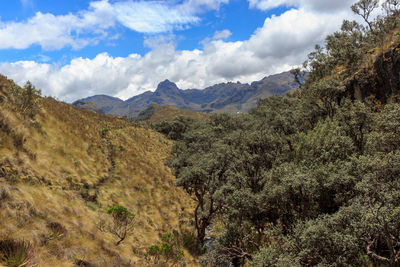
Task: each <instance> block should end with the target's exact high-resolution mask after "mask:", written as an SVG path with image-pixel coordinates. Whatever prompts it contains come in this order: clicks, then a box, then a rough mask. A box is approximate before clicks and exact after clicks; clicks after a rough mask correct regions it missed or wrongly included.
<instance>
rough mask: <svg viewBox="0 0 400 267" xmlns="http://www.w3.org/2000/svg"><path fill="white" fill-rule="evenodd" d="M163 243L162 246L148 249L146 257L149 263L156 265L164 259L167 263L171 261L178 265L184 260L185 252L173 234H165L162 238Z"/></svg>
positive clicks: (153, 246)
mask: <svg viewBox="0 0 400 267" xmlns="http://www.w3.org/2000/svg"><path fill="white" fill-rule="evenodd" d="M161 241H162V242H161V244H160V245H152V246H150V247H149V248H148V250H147V253H146V255H145V257H146V259H147V260H148V261H151V262H152V263H153V264H154V265H156V264H158V262H159V261H160V259H161V258H163V259H164V261H165V263H167V262H169V261H172V262H174V263H176V262H179V261H180V260H182V259H183V257H184V253H183V250H182V249H181V248H180V247H179V245H178V242H177V241H176V238H175V236H174V235H173V234H172V233H166V234H163V235H162V236H161Z"/></svg>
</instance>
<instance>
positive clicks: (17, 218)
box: [0, 76, 194, 266]
mask: <svg viewBox="0 0 400 267" xmlns="http://www.w3.org/2000/svg"><path fill="white" fill-rule="evenodd" d="M15 86H16V85H15V84H13V83H12V82H10V81H8V80H7V79H6V78H5V77H3V76H0V207H1V209H0V218H2V220H1V221H0V241H2V240H7V239H12V240H25V241H26V242H29V243H30V244H31V246H32V247H33V248H34V259H33V260H32V262H34V263H38V264H39V266H54V265H55V264H56V265H58V266H75V265H76V264H78V263H81V264H84V263H85V264H91V265H90V266H134V263H136V264H137V265H136V266H146V262H145V260H144V254H145V252H146V250H147V248H148V247H149V246H150V245H152V244H156V243H157V242H159V240H160V236H161V234H164V233H167V232H171V231H173V230H176V233H178V235H180V234H179V233H183V232H182V231H183V230H184V228H185V227H186V226H185V225H187V221H185V220H184V219H183V218H189V215H188V214H189V213H190V211H191V209H192V208H191V207H192V201H191V200H190V198H189V197H188V196H187V195H185V194H184V193H183V191H182V190H180V189H178V188H177V187H175V178H174V176H173V175H172V174H171V171H170V169H169V168H168V167H166V166H165V165H164V162H165V160H166V158H167V157H168V156H169V153H170V149H171V141H168V140H166V139H165V138H164V137H163V136H162V135H160V134H158V133H156V132H154V131H152V130H149V129H147V128H143V127H138V126H133V125H131V124H130V123H128V122H127V121H125V120H122V119H119V118H117V117H114V116H110V115H101V114H96V113H94V112H90V111H85V110H80V109H77V108H75V107H73V106H71V105H67V104H63V103H60V102H57V101H55V100H53V99H51V98H41V99H40V102H41V109H40V112H39V114H37V115H36V117H35V118H34V119H32V118H29V117H26V116H23V114H22V113H21V112H19V109H18V106H17V104H16V103H17V100H16V97H14V95H13V94H12V93H11V89H10V88H14V87H15ZM114 205H122V206H124V207H126V208H128V210H130V211H132V212H133V213H135V215H136V216H135V226H134V232H133V233H132V234H131V235H128V236H127V238H126V239H125V240H124V241H123V242H122V243H121V244H120V245H119V246H116V245H115V244H116V241H117V240H118V239H117V238H116V236H114V235H112V234H110V233H106V232H102V231H100V230H99V228H98V223H99V222H100V219H109V217H110V215H108V214H106V210H107V209H108V208H109V207H110V206H114ZM54 225H56V226H57V227H56V229H55V228H54ZM0 243H1V242H0ZM0 249H1V248H0ZM0 254H1V253H0ZM185 258H186V262H187V263H188V264H189V265H193V264H194V263H193V262H191V257H190V255H189V254H188V253H185ZM0 262H1V257H0ZM74 264H75V265H74ZM28 266H29V265H28ZM84 266H89V265H84Z"/></svg>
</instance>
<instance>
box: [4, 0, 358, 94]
mask: <svg viewBox="0 0 400 267" xmlns="http://www.w3.org/2000/svg"><path fill="white" fill-rule="evenodd" d="M354 2H355V1H353V0H335V1H333V0H156V1H155V0H147V1H144V0H94V1H87V0H68V1H53V0H11V1H5V2H4V3H2V9H1V10H0V73H1V74H3V75H6V76H7V77H8V78H10V79H13V80H14V81H15V82H17V83H18V84H20V85H23V84H24V83H25V82H26V81H27V80H29V81H31V82H32V83H33V84H34V85H35V86H36V88H39V89H41V90H42V94H43V95H45V96H52V97H55V98H57V99H59V100H62V101H66V102H72V101H74V100H77V99H80V98H83V97H87V96H91V95H97V94H107V95H110V96H115V97H119V98H121V99H128V98H130V97H132V96H135V95H138V94H140V93H143V92H145V91H148V90H151V91H154V90H155V89H156V87H157V84H158V83H159V82H161V81H163V80H165V79H169V80H170V81H172V82H175V83H177V85H178V87H180V88H182V89H189V88H198V89H202V88H205V87H207V86H211V85H213V84H216V83H221V82H228V81H233V82H236V81H240V82H242V83H247V82H252V81H256V80H260V79H262V78H263V77H265V76H268V75H271V74H275V73H279V72H283V71H287V70H290V69H291V68H293V67H294V66H298V65H300V64H302V62H303V61H304V60H305V59H306V56H307V54H308V53H310V52H311V51H312V50H313V48H314V47H315V45H316V44H323V43H324V40H325V37H326V36H327V35H328V34H331V33H333V32H334V31H337V30H338V29H339V28H340V25H341V23H342V21H343V19H354V14H352V12H351V10H350V6H351V5H352V4H353V3H354Z"/></svg>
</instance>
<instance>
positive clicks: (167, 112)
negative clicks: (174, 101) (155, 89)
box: [136, 104, 208, 122]
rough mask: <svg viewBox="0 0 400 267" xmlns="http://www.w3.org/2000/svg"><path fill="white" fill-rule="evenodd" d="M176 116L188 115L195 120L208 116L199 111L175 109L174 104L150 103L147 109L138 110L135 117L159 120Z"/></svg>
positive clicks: (140, 119)
mask: <svg viewBox="0 0 400 267" xmlns="http://www.w3.org/2000/svg"><path fill="white" fill-rule="evenodd" d="M178 116H184V117H189V118H192V119H195V120H204V119H206V118H208V115H207V114H204V113H201V112H197V111H193V110H186V109H177V108H176V107H174V106H160V105H156V104H152V105H151V106H149V107H148V108H147V109H145V110H143V111H142V112H140V113H139V115H138V116H137V118H136V119H137V120H139V121H147V122H159V121H164V120H172V119H174V118H175V117H178Z"/></svg>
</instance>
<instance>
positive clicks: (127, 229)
mask: <svg viewBox="0 0 400 267" xmlns="http://www.w3.org/2000/svg"><path fill="white" fill-rule="evenodd" d="M107 214H109V215H111V217H112V221H111V222H108V223H107V222H106V221H104V220H100V222H99V224H98V228H99V229H100V231H102V232H109V233H111V234H113V235H115V236H116V237H118V238H119V240H118V241H117V243H116V245H117V246H118V245H119V244H120V243H121V242H122V241H124V240H125V238H126V237H127V236H128V234H129V233H131V232H132V231H133V228H134V219H135V214H133V213H132V212H130V211H128V209H127V208H125V207H123V206H112V207H110V208H109V209H108V210H107Z"/></svg>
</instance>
